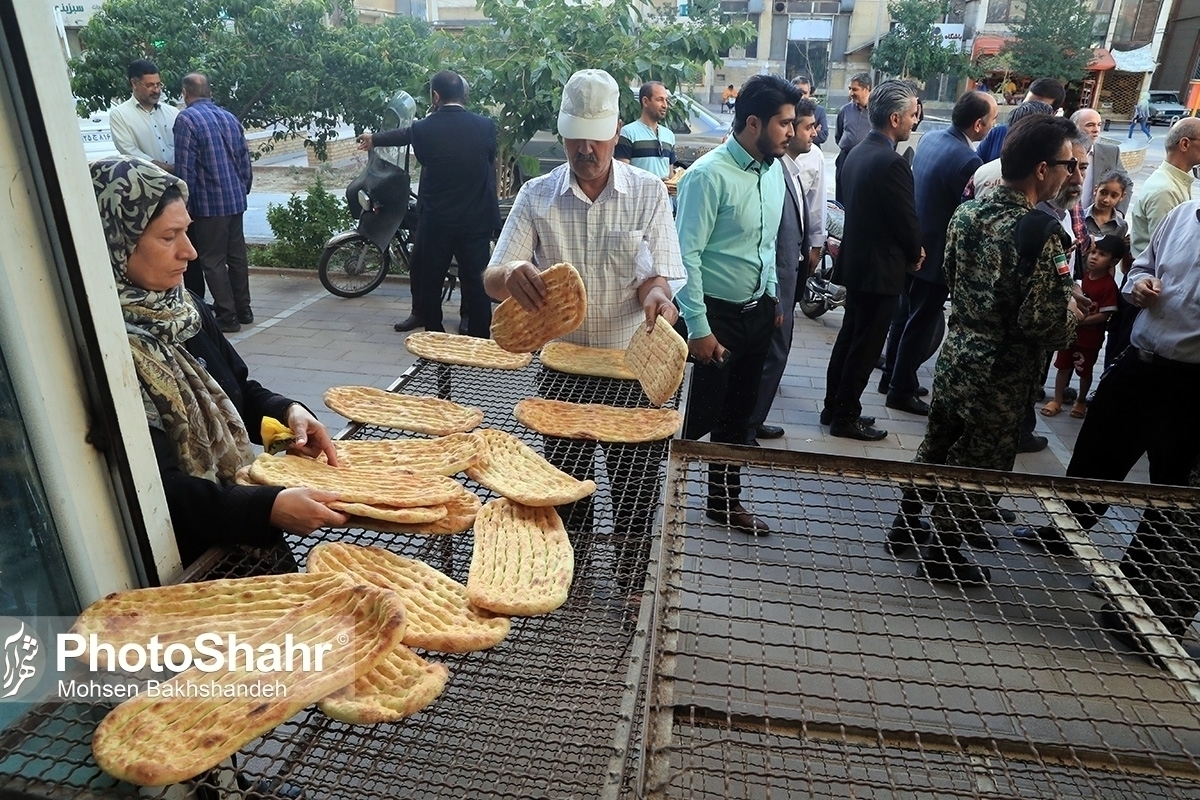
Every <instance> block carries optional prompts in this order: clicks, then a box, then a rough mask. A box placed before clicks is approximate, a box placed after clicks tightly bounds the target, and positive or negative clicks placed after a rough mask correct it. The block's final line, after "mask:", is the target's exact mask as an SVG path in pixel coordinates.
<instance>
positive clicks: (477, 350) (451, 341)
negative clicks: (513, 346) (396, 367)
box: [404, 331, 533, 369]
mask: <svg viewBox="0 0 1200 800" xmlns="http://www.w3.org/2000/svg"><path fill="white" fill-rule="evenodd" d="M404 346H405V347H407V348H408V352H410V353H412V354H413V355H414V356H417V357H418V358H425V359H428V360H430V361H440V362H441V363H443V364H458V365H460V366H464V367H487V368H489V369H521V368H522V367H525V366H528V365H529V362H530V361H533V356H532V355H529V354H528V353H510V352H509V351H507V350H504V349H503V348H501V347H500V345H498V344H496V342H495V341H494V340H492V339H480V338H479V337H477V336H459V335H457V334H453V333H442V332H440V331H420V332H418V333H410V334H409V335H408V338H406V339H405V340H404Z"/></svg>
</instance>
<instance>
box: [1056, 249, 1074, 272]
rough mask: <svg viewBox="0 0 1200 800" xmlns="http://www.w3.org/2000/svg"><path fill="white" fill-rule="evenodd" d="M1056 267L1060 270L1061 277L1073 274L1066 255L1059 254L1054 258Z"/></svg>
mask: <svg viewBox="0 0 1200 800" xmlns="http://www.w3.org/2000/svg"><path fill="white" fill-rule="evenodd" d="M1054 266H1055V267H1056V268H1057V269H1058V274H1059V275H1070V274H1071V265H1070V264H1068V263H1067V254H1066V253H1059V254H1058V255H1056V256H1055V257H1054Z"/></svg>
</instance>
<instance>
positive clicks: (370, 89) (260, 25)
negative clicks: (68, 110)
mask: <svg viewBox="0 0 1200 800" xmlns="http://www.w3.org/2000/svg"><path fill="white" fill-rule="evenodd" d="M334 12H337V13H336V15H335V13H334ZM334 16H336V17H338V18H340V19H341V20H342V22H341V24H340V25H336V26H335V25H331V24H330V19H331V17H334ZM80 41H81V42H82V44H83V46H84V48H85V51H84V54H83V55H82V56H81V57H80V58H78V59H73V60H72V62H71V68H72V70H73V77H72V81H71V84H72V88H73V89H74V91H75V95H76V96H77V97H78V98H79V99H80V111H81V112H91V111H95V110H99V109H106V108H108V107H109V105H111V104H112V103H113V102H114V101H119V100H123V99H125V98H127V97H128V96H129V81H128V79H127V78H126V68H127V67H128V64H129V62H130V61H132V60H134V59H136V58H149V59H151V60H153V61H154V62H155V63H156V64H157V66H158V68H159V69H160V70H161V73H162V75H163V80H164V82H165V83H166V85H167V89H168V94H172V95H176V96H178V87H179V85H180V80H181V78H182V77H183V76H184V75H185V74H186V73H188V72H192V71H199V72H204V73H205V74H207V75H208V77H209V80H210V82H211V83H212V87H213V99H214V101H215V102H217V103H218V104H220V105H222V106H224V107H225V108H226V109H228V110H229V111H230V112H232V113H233V114H234V115H235V116H237V117H238V119H240V120H241V121H242V124H243V125H245V126H246V127H253V128H269V127H272V126H278V128H279V130H278V131H277V132H276V138H283V137H285V136H289V135H302V136H304V137H305V138H307V139H308V140H310V141H312V142H314V143H315V145H316V146H317V150H318V153H323V151H324V144H325V142H326V141H328V140H329V139H331V138H333V137H334V136H335V135H336V128H337V125H338V124H339V118H340V119H345V120H347V121H348V122H350V123H351V124H355V125H358V126H361V127H366V126H372V127H374V126H378V125H379V124H381V123H382V120H383V117H382V112H383V108H384V105H385V100H384V98H385V97H386V96H390V95H391V94H392V93H393V92H395V91H396V90H397V89H400V88H404V87H407V86H411V85H413V84H416V83H419V82H420V80H422V79H423V77H424V74H425V72H426V67H425V64H426V63H428V60H427V56H426V53H427V46H428V42H429V31H428V27H427V26H425V25H424V23H422V22H420V21H417V20H412V19H394V20H389V21H388V23H387V24H385V25H379V26H368V25H363V24H361V23H359V22H358V20H357V14H356V12H355V11H354V5H353V0H107V2H105V4H104V5H103V6H102V7H101V8H100V10H99V11H98V12H97V13H96V14H95V16H93V17H92V19H91V20H90V21H89V22H88V24H87V26H86V27H84V28H83V30H81V31H80ZM418 76H420V77H418Z"/></svg>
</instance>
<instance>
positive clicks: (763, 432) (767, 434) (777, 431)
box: [754, 425, 783, 439]
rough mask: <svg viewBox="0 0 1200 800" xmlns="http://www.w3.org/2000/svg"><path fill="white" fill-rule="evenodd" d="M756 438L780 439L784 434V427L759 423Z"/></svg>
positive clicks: (755, 430) (755, 431)
mask: <svg viewBox="0 0 1200 800" xmlns="http://www.w3.org/2000/svg"><path fill="white" fill-rule="evenodd" d="M754 436H755V438H756V439H778V438H780V437H781V436H783V428H781V427H779V426H778V425H759V426H758V427H757V428H755V429H754Z"/></svg>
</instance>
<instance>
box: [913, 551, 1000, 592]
mask: <svg viewBox="0 0 1200 800" xmlns="http://www.w3.org/2000/svg"><path fill="white" fill-rule="evenodd" d="M917 575H918V577H924V578H928V579H929V580H931V581H943V582H946V583H957V584H961V585H963V586H982V585H983V584H985V583H987V582H988V581H990V580H991V579H992V573H991V571H990V570H988V568H987V567H983V566H980V565H978V564H972V563H971V562H970V561H969V560H968V559H967V557H966V556H964V555H963V554H962V551H961V550H959V549H958V548H957V547H946V546H943V545H933V546H930V547H927V548H925V553H924V554H923V555H922V558H921V566H920V567H918V569H917Z"/></svg>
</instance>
